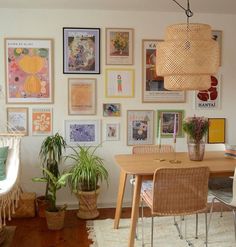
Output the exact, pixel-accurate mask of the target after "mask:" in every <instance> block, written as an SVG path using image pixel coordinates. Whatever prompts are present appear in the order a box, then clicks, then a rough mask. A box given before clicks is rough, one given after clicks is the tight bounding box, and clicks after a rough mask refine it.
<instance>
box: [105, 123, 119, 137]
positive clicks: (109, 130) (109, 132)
mask: <svg viewBox="0 0 236 247" xmlns="http://www.w3.org/2000/svg"><path fill="white" fill-rule="evenodd" d="M105 140H106V141H118V140H120V124H119V123H106V124H105Z"/></svg>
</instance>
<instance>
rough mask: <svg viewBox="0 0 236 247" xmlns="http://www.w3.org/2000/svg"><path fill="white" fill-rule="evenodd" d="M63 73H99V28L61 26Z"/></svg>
mask: <svg viewBox="0 0 236 247" xmlns="http://www.w3.org/2000/svg"><path fill="white" fill-rule="evenodd" d="M63 43H64V46H63V49H64V54H63V59H64V62H63V73H65V74H100V28H66V27H65V28H63Z"/></svg>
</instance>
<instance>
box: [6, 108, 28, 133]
mask: <svg viewBox="0 0 236 247" xmlns="http://www.w3.org/2000/svg"><path fill="white" fill-rule="evenodd" d="M7 128H8V132H17V133H21V134H23V135H28V108H26V107H8V108H7Z"/></svg>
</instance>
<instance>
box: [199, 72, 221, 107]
mask: <svg viewBox="0 0 236 247" xmlns="http://www.w3.org/2000/svg"><path fill="white" fill-rule="evenodd" d="M220 77H221V76H220V75H215V76H211V87H210V88H208V89H207V90H201V91H195V109H197V110H214V109H219V108H220V86H221V85H220V84H221V82H220V81H221V80H220Z"/></svg>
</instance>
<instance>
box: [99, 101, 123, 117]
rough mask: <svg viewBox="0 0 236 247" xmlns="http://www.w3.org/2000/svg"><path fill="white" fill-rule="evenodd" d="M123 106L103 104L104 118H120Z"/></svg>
mask: <svg viewBox="0 0 236 247" xmlns="http://www.w3.org/2000/svg"><path fill="white" fill-rule="evenodd" d="M120 111H121V105H120V104H117V103H105V104H103V116H104V117H120V115H121V114H120Z"/></svg>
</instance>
